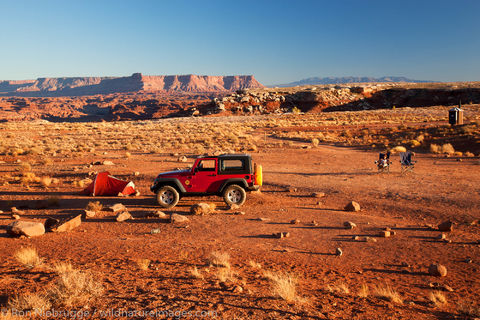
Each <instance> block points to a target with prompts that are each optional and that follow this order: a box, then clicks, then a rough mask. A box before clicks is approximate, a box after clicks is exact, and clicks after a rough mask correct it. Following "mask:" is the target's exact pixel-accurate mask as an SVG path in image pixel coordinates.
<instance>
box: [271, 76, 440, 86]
mask: <svg viewBox="0 0 480 320" xmlns="http://www.w3.org/2000/svg"><path fill="white" fill-rule="evenodd" d="M359 82H373V83H378V82H418V83H419V82H433V81H422V80H413V79H409V78H405V77H380V78H374V77H323V78H320V77H312V78H306V79H302V80H299V81H294V82H290V83H287V84H279V85H277V86H278V87H294V86H305V85H322V84H339V83H359Z"/></svg>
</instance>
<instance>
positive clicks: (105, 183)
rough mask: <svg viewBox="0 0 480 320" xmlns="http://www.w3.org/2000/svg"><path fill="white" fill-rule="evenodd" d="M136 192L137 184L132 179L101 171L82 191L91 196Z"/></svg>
mask: <svg viewBox="0 0 480 320" xmlns="http://www.w3.org/2000/svg"><path fill="white" fill-rule="evenodd" d="M136 192H137V190H135V185H134V184H133V182H132V181H125V180H121V179H118V178H115V177H114V176H111V175H110V173H109V172H100V173H98V174H97V175H96V177H95V179H94V180H93V182H92V183H91V184H90V185H89V186H88V187H86V188H85V189H84V190H83V192H82V193H83V194H88V195H91V196H117V195H118V194H119V193H121V194H123V195H125V196H129V195H131V194H135V193H136Z"/></svg>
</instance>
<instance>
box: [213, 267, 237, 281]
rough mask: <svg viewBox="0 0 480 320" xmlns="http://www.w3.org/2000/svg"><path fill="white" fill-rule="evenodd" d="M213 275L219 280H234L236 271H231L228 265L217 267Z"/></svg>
mask: <svg viewBox="0 0 480 320" xmlns="http://www.w3.org/2000/svg"><path fill="white" fill-rule="evenodd" d="M215 275H216V277H217V279H218V280H219V281H220V282H235V281H236V279H237V278H236V276H237V273H236V272H235V271H233V270H232V269H231V268H230V267H228V268H225V267H221V268H218V270H217V273H216V274H215Z"/></svg>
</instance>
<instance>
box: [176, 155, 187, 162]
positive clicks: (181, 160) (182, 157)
mask: <svg viewBox="0 0 480 320" xmlns="http://www.w3.org/2000/svg"><path fill="white" fill-rule="evenodd" d="M177 161H178V162H187V161H188V159H187V157H185V156H181V157H178V159H177Z"/></svg>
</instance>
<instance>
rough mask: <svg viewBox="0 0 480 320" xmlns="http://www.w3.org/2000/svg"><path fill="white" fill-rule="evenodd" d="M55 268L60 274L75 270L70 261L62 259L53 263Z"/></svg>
mask: <svg viewBox="0 0 480 320" xmlns="http://www.w3.org/2000/svg"><path fill="white" fill-rule="evenodd" d="M53 270H54V271H55V272H56V273H58V274H62V273H66V272H71V271H73V266H72V264H71V263H70V262H62V261H60V262H56V263H55V264H54V265H53Z"/></svg>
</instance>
